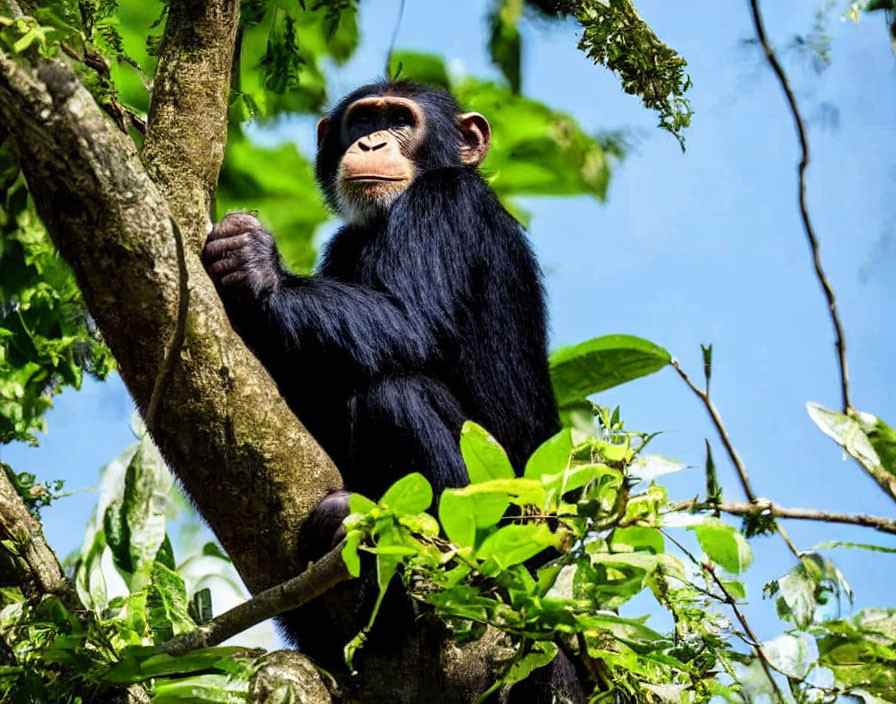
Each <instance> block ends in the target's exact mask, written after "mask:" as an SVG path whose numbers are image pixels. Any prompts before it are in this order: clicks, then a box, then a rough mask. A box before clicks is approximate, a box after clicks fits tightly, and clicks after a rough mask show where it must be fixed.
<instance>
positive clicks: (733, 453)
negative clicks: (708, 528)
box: [672, 359, 802, 559]
mask: <svg viewBox="0 0 896 704" xmlns="http://www.w3.org/2000/svg"><path fill="white" fill-rule="evenodd" d="M672 366H673V367H675V371H677V372H678V375H679V376H680V377H681V378H682V379H684V382H685V383H686V384H687V385H688V386H689V387H690V389H691V391H693V392H694V393H695V394H697V396H698V397H699V398H700V400H701V401H703V405H704V406H705V407H706V410H707V412H708V413H709V417H710V418H711V419H712V422H713V425H715V426H716V430H717V431H718V433H719V437H720V438H721V440H722V444H723V445H724V446H725V449H726V450H727V451H728V456H729V457H730V458H731V462H732V463H733V464H734V468H735V469H736V470H737V476H738V477H740V483H741V486H742V487H743V489H744V493H745V494H746V495H747V498H748V499H749V500H750V503H756V502H757V501H758V499H757V497H756V494H755V493H754V492H753V487H752V486H751V485H750V475H749V474H747V467H746V465H745V464H744V461H743V460H742V459H741V458H740V455H739V454H738V452H737V450H736V449H735V448H734V445H733V444H732V442H731V438H730V437H729V436H728V430H727V429H726V428H725V424H724V423H723V422H722V416H721V415H720V414H719V411H718V409H717V408H716V406H715V404H714V403H713V402H712V401H711V400H710V398H709V394H707V393H706V391H704V390H703V389H701V388H700V387H699V386H697V385H696V384H695V383H694V382H693V381H691V378H690V377H689V376H688V375H687V373H685V371H684V369H682V368H681V365H680V364H679V363H678V360H677V359H673V360H672ZM713 505H715V504H713ZM777 531H778V534H779V535H780V536H781V538H782V539H783V540H784V542H785V543H786V544H787V547H788V548H789V550H790V552H792V553H793V554H794V556H795V557H796V558H797V559H799V558H800V556H801V554H802V553H800V551H799V549H798V548H797V547H796V545H794V544H793V541H791V540H790V536H789V535H787V531H785V530H784V529H783V528H782V527H781V526H777Z"/></svg>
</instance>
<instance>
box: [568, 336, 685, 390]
mask: <svg viewBox="0 0 896 704" xmlns="http://www.w3.org/2000/svg"><path fill="white" fill-rule="evenodd" d="M671 361H672V357H671V355H670V354H669V353H668V352H667V351H666V350H664V349H663V348H662V347H659V346H658V345H655V344H653V343H652V342H648V341H647V340H642V339H641V338H639V337H634V336H632V335H607V336H606V337H598V338H594V339H593V340H588V341H587V342H582V343H580V344H578V345H575V346H574V347H566V348H564V349H561V350H558V351H557V352H555V353H554V354H552V355H551V379H552V381H553V383H554V393H555V394H556V396H557V403H559V404H560V405H561V406H562V405H564V404H567V403H575V402H577V401H580V400H581V399H583V398H585V397H586V396H590V395H591V394H593V393H597V392H598V391H603V390H605V389H609V388H612V387H613V386H618V385H619V384H624V383H625V382H627V381H631V380H632V379H637V378H639V377H642V376H646V375H647V374H652V373H654V372H657V371H659V370H660V369H662V368H663V367H665V366H666V365H667V364H669V363H670V362H671Z"/></svg>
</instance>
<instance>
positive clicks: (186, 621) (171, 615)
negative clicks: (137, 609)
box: [146, 562, 196, 643]
mask: <svg viewBox="0 0 896 704" xmlns="http://www.w3.org/2000/svg"><path fill="white" fill-rule="evenodd" d="M146 617H147V620H148V621H149V627H150V628H151V629H152V633H153V640H154V641H155V642H156V643H162V642H164V641H166V640H168V639H170V638H173V637H174V636H176V635H178V634H179V633H185V632H186V631H190V630H192V629H193V628H195V626H196V624H195V623H194V622H193V619H192V618H190V613H189V606H188V603H187V590H186V587H185V586H184V580H183V578H182V577H181V576H180V575H179V574H177V572H174V571H173V570H170V569H168V568H167V567H165V566H164V565H163V564H161V563H159V562H155V563H153V566H152V581H151V582H150V584H149V587H148V589H147V592H146Z"/></svg>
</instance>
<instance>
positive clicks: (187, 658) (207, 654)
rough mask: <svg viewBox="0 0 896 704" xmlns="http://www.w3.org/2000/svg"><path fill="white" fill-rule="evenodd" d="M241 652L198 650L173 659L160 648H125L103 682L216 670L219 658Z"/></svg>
mask: <svg viewBox="0 0 896 704" xmlns="http://www.w3.org/2000/svg"><path fill="white" fill-rule="evenodd" d="M244 652H245V648H241V647H238V646H226V647H225V646H217V647H213V648H199V649H197V650H193V651H191V652H190V653H188V654H187V655H183V656H180V657H174V656H172V655H168V654H167V653H160V652H159V649H158V648H154V647H149V648H147V647H144V646H137V647H128V648H125V649H124V650H123V651H122V660H121V662H119V663H117V664H116V665H115V666H114V667H112V669H111V670H110V671H109V672H108V673H106V675H105V676H104V677H103V680H104V681H106V682H112V683H116V684H127V683H130V682H140V681H142V680H146V679H150V678H152V677H164V676H166V675H184V674H188V673H191V672H200V671H202V670H212V669H219V668H217V667H216V666H217V665H218V663H219V662H220V661H221V660H222V659H224V658H228V657H232V656H233V655H236V654H238V653H244ZM199 701H204V700H199Z"/></svg>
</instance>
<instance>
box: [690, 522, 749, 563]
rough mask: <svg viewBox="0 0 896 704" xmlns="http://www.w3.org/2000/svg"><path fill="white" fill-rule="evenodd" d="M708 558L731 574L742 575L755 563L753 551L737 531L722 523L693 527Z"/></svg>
mask: <svg viewBox="0 0 896 704" xmlns="http://www.w3.org/2000/svg"><path fill="white" fill-rule="evenodd" d="M689 530H693V531H694V532H695V533H696V534H697V540H698V541H699V542H700V547H701V548H703V552H705V553H706V556H707V557H708V558H709V559H710V560H712V561H713V562H715V563H716V564H717V565H719V566H721V567H722V568H724V569H725V570H726V571H727V572H730V573H731V574H740V573H741V572H743V571H744V570H745V569H747V567H749V566H750V564H752V562H753V550H752V549H751V548H750V544H749V543H748V542H747V540H746V538H744V536H743V535H741V533H740V531H738V530H737V529H735V528H733V527H731V526H727V525H724V524H722V523H718V524H715V523H705V524H703V525H699V526H692V527H690V528H689Z"/></svg>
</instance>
